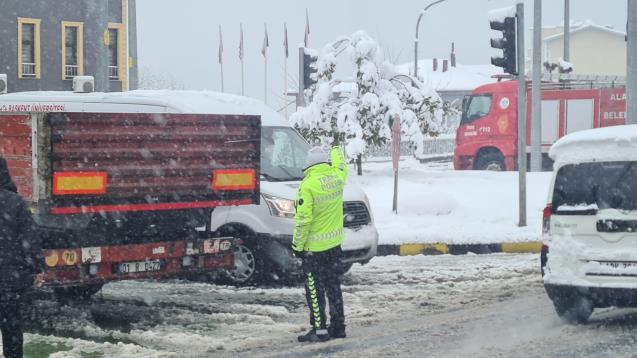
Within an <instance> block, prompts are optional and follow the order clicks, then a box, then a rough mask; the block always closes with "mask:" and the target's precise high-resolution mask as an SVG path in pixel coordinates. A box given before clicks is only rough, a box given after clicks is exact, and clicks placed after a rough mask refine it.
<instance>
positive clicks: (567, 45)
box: [562, 0, 631, 62]
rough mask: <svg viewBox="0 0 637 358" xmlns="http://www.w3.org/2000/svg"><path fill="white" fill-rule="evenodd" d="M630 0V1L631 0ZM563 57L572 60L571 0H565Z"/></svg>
mask: <svg viewBox="0 0 637 358" xmlns="http://www.w3.org/2000/svg"><path fill="white" fill-rule="evenodd" d="M628 2H629V3H630V2H631V0H628ZM629 6H630V5H629ZM562 58H563V59H564V61H566V62H569V61H570V60H571V0H564V56H563V57H562Z"/></svg>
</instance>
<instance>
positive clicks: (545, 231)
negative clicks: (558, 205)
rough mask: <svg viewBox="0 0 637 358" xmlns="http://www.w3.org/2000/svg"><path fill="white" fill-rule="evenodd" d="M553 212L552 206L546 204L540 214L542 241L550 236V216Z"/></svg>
mask: <svg viewBox="0 0 637 358" xmlns="http://www.w3.org/2000/svg"><path fill="white" fill-rule="evenodd" d="M552 211H553V205H551V204H548V205H547V206H546V207H545V208H544V211H543V212H542V241H544V242H546V240H547V239H548V238H549V237H550V235H551V214H552Z"/></svg>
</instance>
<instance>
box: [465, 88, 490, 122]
mask: <svg viewBox="0 0 637 358" xmlns="http://www.w3.org/2000/svg"><path fill="white" fill-rule="evenodd" d="M492 100H493V97H492V96H491V95H490V94H487V95H477V96H466V97H465V98H464V100H463V101H462V102H463V104H464V105H463V108H462V120H461V121H460V124H467V123H471V122H473V121H475V120H476V119H480V118H482V117H484V116H486V115H488V114H489V112H490V111H491V102H492Z"/></svg>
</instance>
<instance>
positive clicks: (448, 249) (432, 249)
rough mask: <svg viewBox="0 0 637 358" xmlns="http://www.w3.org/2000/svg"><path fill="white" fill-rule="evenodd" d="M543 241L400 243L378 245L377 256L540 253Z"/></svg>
mask: <svg viewBox="0 0 637 358" xmlns="http://www.w3.org/2000/svg"><path fill="white" fill-rule="evenodd" d="M541 251H542V242H541V241H527V242H512V243H502V244H451V245H447V244H400V245H378V251H377V253H376V256H391V255H397V256H415V255H445V254H450V255H465V254H468V253H474V254H493V253H499V252H503V253H508V254H522V253H538V254H539V253H540V252H541Z"/></svg>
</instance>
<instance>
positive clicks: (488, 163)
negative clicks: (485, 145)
mask: <svg viewBox="0 0 637 358" xmlns="http://www.w3.org/2000/svg"><path fill="white" fill-rule="evenodd" d="M475 169H476V170H490V171H494V172H501V171H504V169H505V167H504V158H503V157H502V154H500V153H496V152H487V153H483V154H480V156H479V157H478V159H477V160H476V165H475Z"/></svg>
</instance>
